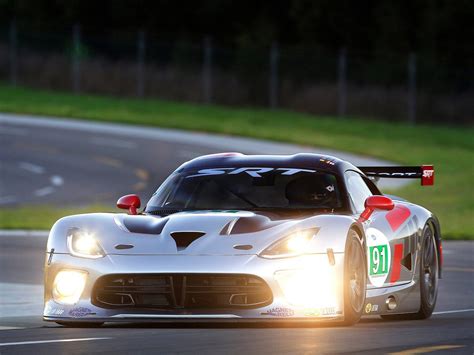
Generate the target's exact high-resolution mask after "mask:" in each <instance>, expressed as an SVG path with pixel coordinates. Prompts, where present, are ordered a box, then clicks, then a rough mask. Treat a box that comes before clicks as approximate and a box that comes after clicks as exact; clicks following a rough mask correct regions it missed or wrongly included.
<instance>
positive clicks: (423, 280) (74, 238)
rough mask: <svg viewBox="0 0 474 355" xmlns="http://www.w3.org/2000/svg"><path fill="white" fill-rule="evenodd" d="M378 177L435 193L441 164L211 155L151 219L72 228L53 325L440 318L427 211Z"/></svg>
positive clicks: (57, 252)
mask: <svg viewBox="0 0 474 355" xmlns="http://www.w3.org/2000/svg"><path fill="white" fill-rule="evenodd" d="M379 178H413V179H420V180H421V184H422V185H432V184H433V182H434V169H433V166H431V165H423V166H412V167H396V166H390V167H355V166H354V165H352V164H351V163H349V162H347V161H343V160H340V159H337V158H335V157H331V156H325V155H317V154H295V155H244V154H240V153H220V154H212V155H206V156H201V157H198V158H195V159H193V160H190V161H188V162H186V163H184V164H182V165H181V166H180V167H179V168H178V169H177V170H176V171H174V172H173V173H172V174H171V175H170V176H169V177H168V178H167V179H166V180H165V181H164V183H163V184H162V185H161V186H160V187H159V188H158V189H157V190H156V192H155V193H154V194H153V195H152V196H151V198H150V199H149V200H148V202H147V204H146V206H145V208H144V209H143V210H140V205H141V202H140V199H139V197H138V196H137V195H126V196H123V197H121V198H120V199H119V200H118V202H117V206H118V207H119V208H121V209H125V210H127V213H117V214H115V213H92V214H82V215H74V216H68V217H64V218H61V219H60V220H58V221H57V222H56V223H55V224H54V226H53V227H52V229H51V232H50V235H49V239H48V243H47V250H46V261H45V283H44V284H45V288H44V297H45V307H44V320H46V321H53V322H57V323H59V324H63V325H66V326H84V325H86V326H89V325H90V326H94V325H101V324H103V323H104V322H153V321H172V322H187V321H191V322H196V321H199V322H202V321H218V322H226V321H231V322H236V321H247V322H262V321H271V322H274V321H285V322H290V321H296V322H318V321H336V322H341V323H344V324H354V323H356V322H358V321H359V319H360V318H361V316H363V315H380V316H382V317H383V318H386V319H394V318H395V319H423V318H428V317H430V315H431V314H432V312H433V309H434V308H435V304H436V297H437V291H438V279H439V278H440V276H441V266H442V265H441V264H442V245H441V233H440V226H439V222H438V219H437V218H436V216H435V215H434V214H433V213H431V212H430V211H428V210H427V209H425V208H423V207H421V206H418V205H416V204H413V203H410V202H407V201H406V200H403V199H401V198H397V197H394V196H387V195H384V194H382V193H381V192H380V191H379V189H378V188H377V185H376V181H377V179H379Z"/></svg>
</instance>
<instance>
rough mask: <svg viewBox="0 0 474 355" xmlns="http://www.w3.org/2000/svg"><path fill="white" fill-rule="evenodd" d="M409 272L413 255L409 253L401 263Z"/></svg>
mask: <svg viewBox="0 0 474 355" xmlns="http://www.w3.org/2000/svg"><path fill="white" fill-rule="evenodd" d="M400 263H401V264H402V265H403V266H405V267H406V268H407V269H408V270H411V253H408V254H407V255H406V256H405V257H404V258H403V259H402V260H401V262H400Z"/></svg>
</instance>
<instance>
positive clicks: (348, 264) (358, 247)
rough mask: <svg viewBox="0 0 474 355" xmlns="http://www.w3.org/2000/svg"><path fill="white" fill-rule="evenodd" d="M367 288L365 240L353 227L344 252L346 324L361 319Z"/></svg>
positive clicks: (351, 323)
mask: <svg viewBox="0 0 474 355" xmlns="http://www.w3.org/2000/svg"><path fill="white" fill-rule="evenodd" d="M366 289H367V261H366V256H365V250H364V245H363V240H361V238H360V237H359V235H358V234H357V232H356V231H355V230H353V229H351V230H350V231H349V234H348V235H347V241H346V250H345V254H344V321H343V324H344V325H353V324H355V323H357V322H358V321H359V320H360V317H361V316H362V312H363V310H364V306H365V296H366Z"/></svg>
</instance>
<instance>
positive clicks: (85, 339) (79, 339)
mask: <svg viewBox="0 0 474 355" xmlns="http://www.w3.org/2000/svg"><path fill="white" fill-rule="evenodd" d="M106 339H112V338H77V339H55V340H36V341H20V342H15V343H0V346H15V345H32V344H48V343H70V342H75V341H92V340H106Z"/></svg>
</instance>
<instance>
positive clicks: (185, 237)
mask: <svg viewBox="0 0 474 355" xmlns="http://www.w3.org/2000/svg"><path fill="white" fill-rule="evenodd" d="M205 234H206V233H204V232H171V233H170V235H171V237H172V238H173V239H174V241H175V242H176V246H177V247H178V249H180V248H181V249H182V248H186V247H188V246H189V244H191V243H192V242H194V241H195V240H196V239H199V238H201V237H202V236H203V235H205Z"/></svg>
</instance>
